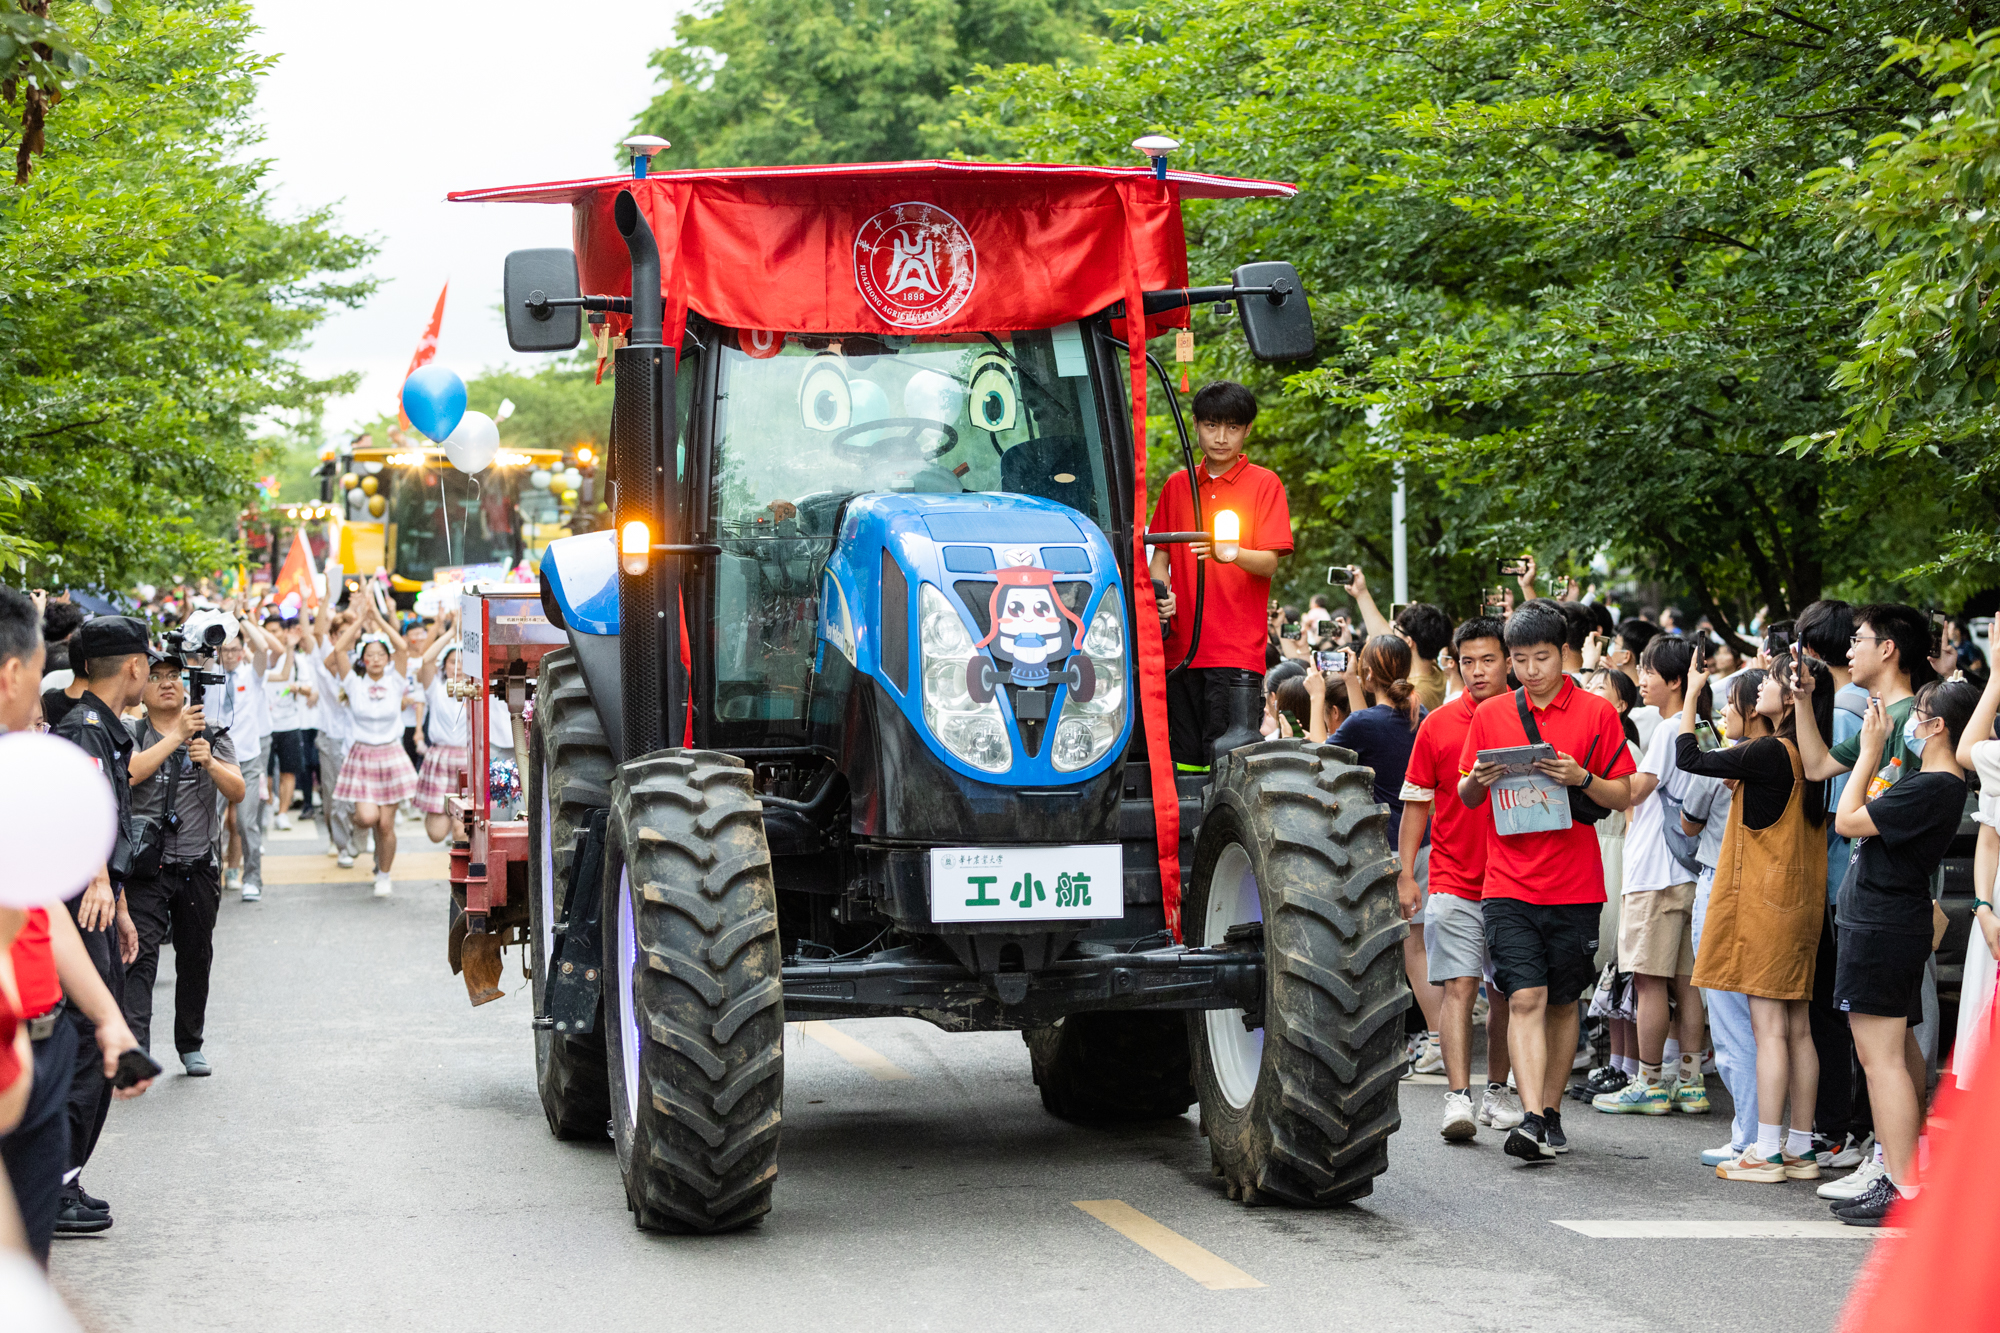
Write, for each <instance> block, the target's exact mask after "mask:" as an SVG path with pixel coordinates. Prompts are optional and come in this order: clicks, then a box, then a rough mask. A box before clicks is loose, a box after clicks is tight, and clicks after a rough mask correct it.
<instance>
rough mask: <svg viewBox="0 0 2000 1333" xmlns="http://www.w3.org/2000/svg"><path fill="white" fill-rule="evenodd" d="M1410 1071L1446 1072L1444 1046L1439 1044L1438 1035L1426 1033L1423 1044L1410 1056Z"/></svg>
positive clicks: (1426, 1072) (1413, 1072) (1419, 1072)
mask: <svg viewBox="0 0 2000 1333" xmlns="http://www.w3.org/2000/svg"><path fill="white" fill-rule="evenodd" d="M1410 1072H1411V1073H1412V1074H1442V1073H1443V1072H1444V1047H1443V1046H1442V1045H1440V1044H1439V1042H1438V1039H1437V1038H1436V1037H1433V1036H1431V1035H1430V1034H1429V1033H1426V1034H1424V1039H1423V1042H1422V1044H1420V1045H1419V1046H1418V1047H1417V1049H1416V1053H1415V1054H1414V1055H1412V1056H1411V1057H1410Z"/></svg>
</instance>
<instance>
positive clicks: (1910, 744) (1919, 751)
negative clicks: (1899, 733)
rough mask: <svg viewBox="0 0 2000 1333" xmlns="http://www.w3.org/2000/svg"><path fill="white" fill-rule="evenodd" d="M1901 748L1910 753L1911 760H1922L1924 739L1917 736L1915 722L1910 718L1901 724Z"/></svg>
mask: <svg viewBox="0 0 2000 1333" xmlns="http://www.w3.org/2000/svg"><path fill="white" fill-rule="evenodd" d="M1903 748H1904V749H1905V750H1908V751H1909V752H1910V757H1911V758H1912V759H1921V758H1923V755H1924V738H1923V737H1922V736H1919V735H1917V720H1916V719H1915V718H1911V719H1910V720H1909V721H1907V722H1905V723H1904V724H1903Z"/></svg>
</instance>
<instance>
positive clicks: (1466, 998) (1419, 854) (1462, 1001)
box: [1396, 616, 1522, 1142]
mask: <svg viewBox="0 0 2000 1333" xmlns="http://www.w3.org/2000/svg"><path fill="white" fill-rule="evenodd" d="M1502 634H1503V630H1502V628H1501V625H1500V622H1499V621H1498V620H1496V619H1494V618H1493V617H1491V616H1474V617H1473V618H1472V619H1471V620H1468V621H1466V622H1465V623H1464V624H1462V625H1460V626H1459V627H1458V629H1457V631H1456V632H1455V633H1454V634H1453V635H1452V639H1451V651H1452V656H1454V657H1455V658H1457V659H1458V671H1459V678H1460V679H1461V680H1463V681H1464V682H1465V689H1464V691H1463V692H1462V693H1460V694H1459V695H1458V696H1457V697H1456V698H1454V699H1453V700H1452V701H1451V702H1450V703H1448V704H1444V705H1442V706H1441V707H1438V708H1436V709H1433V710H1432V711H1431V712H1430V713H1429V714H1427V715H1426V716H1425V717H1424V722H1423V725H1422V726H1421V727H1419V728H1418V729H1417V740H1416V744H1415V745H1414V746H1413V747H1412V748H1411V750H1410V765H1409V768H1408V769H1407V770H1406V771H1405V772H1404V774H1403V822H1402V825H1401V826H1400V830H1399V846H1398V848H1397V850H1398V851H1399V852H1400V853H1401V857H1402V865H1403V870H1402V874H1401V875H1400V876H1399V877H1398V878H1397V880H1396V896H1397V898H1398V899H1399V901H1400V906H1401V907H1402V911H1403V917H1404V919H1405V920H1408V919H1409V918H1411V917H1413V916H1414V915H1415V914H1416V911H1417V908H1418V907H1419V906H1420V905H1422V904H1423V902H1424V891H1425V887H1426V876H1428V888H1429V892H1430V899H1429V905H1428V908H1427V915H1428V916H1429V920H1428V921H1426V922H1425V924H1424V956H1425V959H1424V960H1425V968H1426V976H1427V977H1428V979H1429V980H1430V983H1431V985H1433V986H1442V987H1444V1008H1443V1012H1442V1014H1441V1015H1440V1017H1439V1020H1438V1035H1439V1039H1440V1042H1439V1044H1440V1045H1442V1046H1443V1048H1444V1072H1445V1095H1444V1126H1443V1129H1442V1130H1441V1131H1440V1132H1441V1133H1442V1134H1443V1135H1444V1136H1445V1138H1446V1139H1448V1140H1451V1141H1453V1142H1458V1141H1461V1140H1464V1139H1469V1138H1472V1137H1473V1136H1474V1135H1476V1134H1477V1133H1478V1132H1479V1126H1480V1125H1482V1124H1485V1125H1491V1126H1492V1127H1493V1128H1495V1129H1501V1130H1506V1129H1512V1128H1513V1127H1514V1126H1516V1125H1518V1124H1520V1123H1521V1120H1522V1113H1521V1109H1520V1107H1519V1105H1518V1104H1517V1103H1516V1102H1515V1101H1514V1098H1513V1095H1512V1094H1511V1093H1509V1092H1508V1091H1507V1026H1508V1024H1507V1004H1506V1001H1505V1000H1504V999H1503V998H1502V997H1500V996H1499V995H1497V994H1496V995H1495V996H1494V997H1493V998H1494V1003H1493V1004H1492V1005H1491V1007H1490V1008H1489V1009H1488V1011H1487V1019H1486V1093H1485V1095H1484V1096H1483V1097H1482V1098H1481V1099H1480V1103H1479V1109H1478V1111H1477V1113H1476V1114H1475V1112H1474V1110H1473V1106H1472V1006H1473V1002H1474V1001H1475V1000H1477V999H1478V998H1479V982H1480V979H1481V978H1482V977H1485V976H1486V975H1487V973H1488V972H1489V971H1490V965H1489V964H1488V962H1487V958H1486V929H1485V918H1484V917H1483V915H1482V914H1481V911H1480V898H1481V896H1482V894H1483V893H1484V890H1485V884H1486V842H1487V839H1488V838H1489V837H1490V836H1491V835H1492V832H1493V821H1492V819H1491V818H1490V817H1489V816H1488V815H1487V814H1486V812H1485V811H1483V810H1468V809H1466V807H1465V803H1464V802H1463V801H1460V800H1459V799H1458V779H1459V777H1460V774H1459V769H1458V757H1459V754H1460V752H1462V751H1463V750H1464V749H1465V737H1466V733H1467V732H1469V731H1471V730H1472V715H1473V714H1474V713H1475V712H1477V711H1478V709H1479V705H1480V704H1482V703H1484V702H1486V701H1487V700H1488V699H1492V698H1495V697H1497V696H1499V695H1502V694H1505V693H1506V692H1507V649H1506V645H1505V644H1504V643H1503V641H1502ZM1426 829H1428V830H1429V832H1430V846H1429V849H1428V854H1426V849H1425V846H1424V832H1425V830H1426ZM1426 862H1427V863H1428V866H1427V867H1426ZM1493 989H1494V990H1495V991H1496V992H1497V991H1498V990H1499V989H1500V987H1499V985H1498V984H1497V983H1495V985H1494V987H1493Z"/></svg>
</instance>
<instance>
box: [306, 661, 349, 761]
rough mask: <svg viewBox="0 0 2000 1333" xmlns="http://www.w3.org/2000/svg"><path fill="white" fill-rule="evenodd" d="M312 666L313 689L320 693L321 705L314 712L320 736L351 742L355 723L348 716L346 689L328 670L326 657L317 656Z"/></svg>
mask: <svg viewBox="0 0 2000 1333" xmlns="http://www.w3.org/2000/svg"><path fill="white" fill-rule="evenodd" d="M311 666H312V677H313V687H314V688H315V689H317V690H318V691H319V705H318V707H317V708H316V709H315V710H314V712H315V716H316V717H317V719H318V723H319V734H320V735H321V736H323V737H326V738H327V739H328V740H333V741H346V740H351V739H352V738H353V736H354V723H353V722H352V721H350V720H349V719H348V716H347V702H346V700H345V698H344V697H343V693H342V692H343V690H344V689H345V687H344V686H343V685H342V683H341V682H340V681H337V680H335V679H334V678H333V673H332V672H331V671H328V670H327V669H326V659H325V658H324V657H320V656H318V655H317V654H315V655H314V657H313V659H312V663H311Z"/></svg>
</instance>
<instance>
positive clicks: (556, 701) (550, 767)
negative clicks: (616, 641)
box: [527, 648, 611, 1141]
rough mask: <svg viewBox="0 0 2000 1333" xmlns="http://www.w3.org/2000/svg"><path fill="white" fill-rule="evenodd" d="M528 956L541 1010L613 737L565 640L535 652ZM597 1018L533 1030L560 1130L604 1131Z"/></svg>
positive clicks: (548, 1109)
mask: <svg viewBox="0 0 2000 1333" xmlns="http://www.w3.org/2000/svg"><path fill="white" fill-rule="evenodd" d="M527 787H528V790H527V798H528V958H529V970H530V972H531V973H532V974H533V977H534V980H533V983H532V985H533V989H534V1000H535V1012H536V1013H537V1014H540V1013H544V1012H546V1009H547V1005H546V1003H545V1001H544V998H543V997H544V993H545V991H546V990H547V987H548V970H549V967H550V966H551V961H550V959H549V949H550V946H551V944H552V942H553V939H554V934H555V927H556V922H557V921H559V920H561V918H562V912H563V907H564V897H565V895H566V894H567V891H568V889H569V883H570V869H571V866H570V862H571V861H572V860H573V859H574V857H575V849H576V838H577V835H578V834H579V833H581V832H582V831H583V828H584V826H585V824H586V823H588V821H589V819H590V815H591V812H592V811H594V810H600V809H603V808H604V807H605V806H607V805H609V804H611V745H610V743H609V742H608V741H607V740H606V739H605V736H604V725H603V723H601V722H600V721H599V720H598V717H597V710H596V709H595V708H593V707H592V706H591V703H590V695H589V692H588V690H587V689H586V688H585V686H584V682H583V672H582V670H581V669H580V668H579V667H578V666H577V665H576V661H575V655H574V654H573V653H571V652H570V650H569V649H567V648H564V649H561V650H559V651H557V652H553V653H550V654H548V655H547V656H546V657H544V658H543V659H542V668H541V673H540V675H539V676H538V678H537V680H536V682H535V716H534V718H533V720H532V721H530V722H529V724H528V764H527ZM604 1078H605V1075H604V1023H603V1019H602V1017H601V1015H600V1017H599V1020H598V1023H597V1030H596V1031H594V1032H587V1033H583V1034H581V1035H568V1034H563V1033H558V1032H553V1031H546V1030H544V1029H541V1028H537V1029H535V1090H536V1092H537V1093H538V1094H539V1095H540V1096H541V1099H542V1113H543V1114H544V1115H546V1116H547V1117H548V1120H549V1132H550V1133H551V1134H554V1135H555V1136H556V1137H557V1138H559V1139H596V1140H599V1141H602V1140H603V1138H604V1126H605V1123H606V1122H607V1121H608V1120H609V1119H610V1116H611V1098H610V1094H609V1093H608V1092H607V1091H606V1090H605V1081H604Z"/></svg>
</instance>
